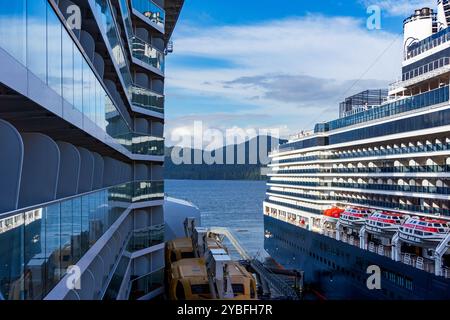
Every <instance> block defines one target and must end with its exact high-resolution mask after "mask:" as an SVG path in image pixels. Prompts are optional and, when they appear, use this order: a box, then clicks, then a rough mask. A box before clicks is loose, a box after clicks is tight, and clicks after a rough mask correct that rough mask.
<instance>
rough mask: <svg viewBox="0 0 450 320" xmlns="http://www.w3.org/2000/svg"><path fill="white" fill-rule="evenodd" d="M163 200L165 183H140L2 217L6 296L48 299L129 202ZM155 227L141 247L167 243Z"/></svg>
mask: <svg viewBox="0 0 450 320" xmlns="http://www.w3.org/2000/svg"><path fill="white" fill-rule="evenodd" d="M163 198H164V184H163V181H138V182H129V183H126V184H122V185H119V186H114V187H110V188H108V189H104V190H100V191H96V192H92V193H90V194H87V195H84V196H82V197H77V198H73V199H70V200H63V201H61V202H58V203H55V204H51V205H48V206H45V207H42V208H37V209H34V210H30V211H27V212H19V213H14V214H12V215H8V214H5V215H3V216H5V217H4V218H2V216H0V243H2V244H3V245H2V246H0V294H1V296H2V297H3V298H5V299H8V300H19V299H30V300H34V299H42V298H43V297H45V295H46V294H47V293H48V292H49V291H50V290H51V289H52V288H53V287H54V286H55V285H56V284H57V283H58V282H59V281H60V279H61V278H62V277H63V276H64V275H65V272H66V270H67V267H68V266H69V265H72V264H75V263H76V262H77V261H78V260H79V259H80V258H81V257H82V256H83V255H84V254H85V253H86V252H87V251H88V250H89V248H90V247H92V246H93V245H94V244H95V242H96V241H97V240H98V239H99V238H100V237H101V236H102V235H103V234H104V233H105V232H106V231H107V230H108V229H109V228H110V227H111V225H112V224H113V223H114V222H115V221H116V220H117V219H118V218H119V217H120V216H121V215H122V214H123V212H124V211H125V208H127V205H126V204H127V203H128V204H129V203H131V202H139V201H151V200H156V199H163ZM152 228H153V229H152ZM152 228H150V229H148V230H142V232H141V234H140V235H139V237H140V238H139V239H140V240H139V241H141V242H140V245H143V243H144V242H146V241H147V242H146V243H148V244H151V243H154V242H157V241H161V237H162V236H163V232H162V230H163V229H161V228H162V226H160V227H158V226H155V227H152ZM146 232H147V233H146ZM24 266H25V268H24Z"/></svg>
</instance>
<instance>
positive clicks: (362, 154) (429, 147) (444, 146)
mask: <svg viewBox="0 0 450 320" xmlns="http://www.w3.org/2000/svg"><path fill="white" fill-rule="evenodd" d="M448 150H450V143H435V144H424V145H422V146H410V147H398V148H386V149H380V150H367V151H355V152H346V153H335V154H333V155H326V156H325V155H323V156H309V157H299V158H292V159H287V160H280V161H279V162H278V163H280V164H284V163H293V162H306V161H315V160H335V159H352V158H355V159H357V158H366V157H382V156H389V155H401V154H408V155H409V154H411V153H422V152H426V153H430V152H439V151H448ZM274 163H277V162H274Z"/></svg>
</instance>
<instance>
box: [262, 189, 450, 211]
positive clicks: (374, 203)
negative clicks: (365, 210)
mask: <svg viewBox="0 0 450 320" xmlns="http://www.w3.org/2000/svg"><path fill="white" fill-rule="evenodd" d="M270 192H271V193H273V194H281V195H283V194H285V193H283V192H276V191H273V190H271V191H270ZM289 195H291V194H289ZM294 196H296V197H302V198H303V195H299V194H296V195H294ZM317 200H322V199H317ZM326 200H330V201H336V202H339V203H342V204H348V205H362V206H366V207H373V208H382V209H387V210H393V211H398V210H401V211H407V212H411V213H416V214H428V215H435V216H450V209H444V208H438V207H430V206H423V205H413V204H406V203H399V202H394V201H379V200H371V199H362V198H353V197H351V196H329V197H326ZM265 201H266V202H269V203H273V204H276V205H280V206H285V207H289V208H293V209H298V210H301V211H305V212H310V213H316V214H322V211H321V210H316V209H312V208H307V207H303V206H298V205H294V204H290V203H285V202H280V201H274V200H269V199H266V200H265Z"/></svg>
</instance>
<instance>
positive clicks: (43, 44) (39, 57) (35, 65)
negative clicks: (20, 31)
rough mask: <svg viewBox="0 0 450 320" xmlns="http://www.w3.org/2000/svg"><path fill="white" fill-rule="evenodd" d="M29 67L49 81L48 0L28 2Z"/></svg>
mask: <svg viewBox="0 0 450 320" xmlns="http://www.w3.org/2000/svg"><path fill="white" fill-rule="evenodd" d="M2 10H3V9H2ZM27 67H28V69H29V70H30V71H31V72H33V73H34V74H35V75H36V76H38V77H39V78H40V79H41V80H42V81H44V82H45V83H47V1H46V0H33V1H28V2H27Z"/></svg>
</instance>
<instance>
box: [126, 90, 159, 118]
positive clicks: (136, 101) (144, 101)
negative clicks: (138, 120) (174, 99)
mask: <svg viewBox="0 0 450 320" xmlns="http://www.w3.org/2000/svg"><path fill="white" fill-rule="evenodd" d="M131 101H132V103H133V105H135V106H137V107H140V108H144V109H147V110H150V111H154V112H159V113H161V114H164V96H163V95H162V94H159V93H156V92H154V91H151V90H149V89H146V88H142V87H140V86H137V85H133V88H132V97H131Z"/></svg>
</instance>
